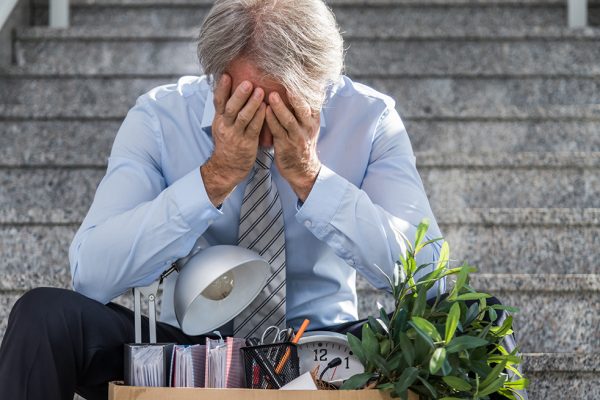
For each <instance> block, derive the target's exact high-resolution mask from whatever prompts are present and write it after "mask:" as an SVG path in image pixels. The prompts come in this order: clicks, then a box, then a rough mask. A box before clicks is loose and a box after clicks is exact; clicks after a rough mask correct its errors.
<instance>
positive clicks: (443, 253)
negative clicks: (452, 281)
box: [436, 242, 450, 269]
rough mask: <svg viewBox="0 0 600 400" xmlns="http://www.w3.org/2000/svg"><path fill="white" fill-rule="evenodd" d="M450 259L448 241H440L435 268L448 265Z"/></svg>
mask: <svg viewBox="0 0 600 400" xmlns="http://www.w3.org/2000/svg"><path fill="white" fill-rule="evenodd" d="M449 261H450V246H449V245H448V242H444V243H442V248H441V250H440V256H439V258H438V264H437V266H436V269H443V268H445V267H446V266H447V265H448V262H449Z"/></svg>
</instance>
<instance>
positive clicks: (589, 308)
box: [358, 274, 600, 353]
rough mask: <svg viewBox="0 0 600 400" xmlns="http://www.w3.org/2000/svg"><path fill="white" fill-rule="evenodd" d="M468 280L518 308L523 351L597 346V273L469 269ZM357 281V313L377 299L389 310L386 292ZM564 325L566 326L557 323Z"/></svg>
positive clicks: (368, 310)
mask: <svg viewBox="0 0 600 400" xmlns="http://www.w3.org/2000/svg"><path fill="white" fill-rule="evenodd" d="M471 285H472V286H473V287H474V288H475V289H477V290H480V291H483V292H486V293H489V294H491V295H493V296H495V297H497V298H498V299H499V300H500V301H501V302H502V303H503V304H506V305H510V306H513V307H518V308H519V309H520V312H518V313H515V314H514V321H515V325H514V326H515V332H516V333H517V340H518V343H519V346H520V348H521V350H522V351H523V352H526V353H530V352H587V353H592V352H597V351H600V342H599V341H598V335H597V332H596V327H598V326H600V275H558V274H553V275H550V274H540V275H524V274H516V275H497V274H492V275H488V274H482V275H478V274H474V275H473V279H472V281H471ZM358 287H359V289H358V297H359V317H363V318H364V317H366V316H367V315H378V312H377V307H376V304H377V301H379V302H380V303H381V304H382V305H384V307H385V308H386V310H393V307H394V302H393V298H392V297H391V295H383V294H382V293H381V292H378V291H377V290H375V289H373V288H372V287H371V286H369V285H368V283H366V282H365V281H364V279H360V282H359V284H358ZM558 310H562V312H558ZM565 326H568V327H569V329H561V328H562V327H565Z"/></svg>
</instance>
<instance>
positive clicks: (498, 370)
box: [480, 361, 506, 393]
mask: <svg viewBox="0 0 600 400" xmlns="http://www.w3.org/2000/svg"><path fill="white" fill-rule="evenodd" d="M505 366H506V361H503V362H501V363H499V364H496V366H494V368H492V371H491V372H490V373H489V374H488V375H487V376H486V377H485V379H484V380H483V381H482V382H481V384H480V390H483V389H485V388H486V387H487V386H489V385H491V384H492V382H495V380H496V379H497V378H498V377H499V376H501V374H502V371H504V367H505ZM490 393H491V392H490Z"/></svg>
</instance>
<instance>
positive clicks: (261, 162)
mask: <svg viewBox="0 0 600 400" xmlns="http://www.w3.org/2000/svg"><path fill="white" fill-rule="evenodd" d="M271 164H273V148H272V147H271V148H269V149H266V148H263V147H260V148H259V149H258V154H257V155H256V166H257V168H259V169H271Z"/></svg>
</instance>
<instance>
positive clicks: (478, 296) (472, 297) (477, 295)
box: [452, 293, 492, 301]
mask: <svg viewBox="0 0 600 400" xmlns="http://www.w3.org/2000/svg"><path fill="white" fill-rule="evenodd" d="M490 297H492V296H491V295H489V294H487V293H465V294H461V295H459V296H456V297H455V298H453V299H452V300H456V301H465V300H480V299H488V298H490Z"/></svg>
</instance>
